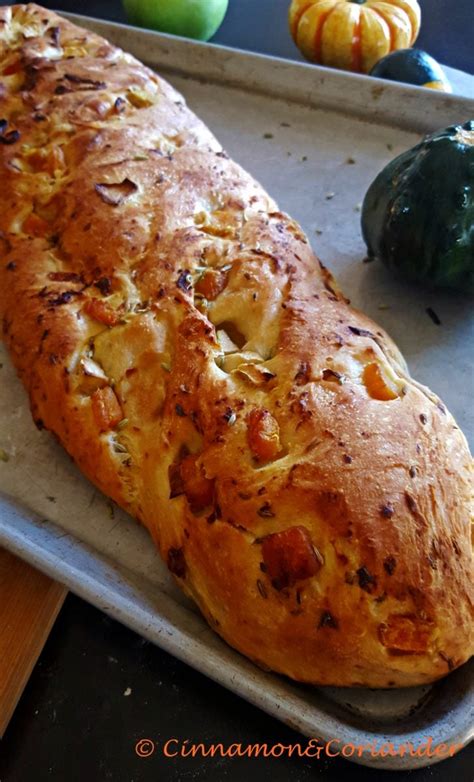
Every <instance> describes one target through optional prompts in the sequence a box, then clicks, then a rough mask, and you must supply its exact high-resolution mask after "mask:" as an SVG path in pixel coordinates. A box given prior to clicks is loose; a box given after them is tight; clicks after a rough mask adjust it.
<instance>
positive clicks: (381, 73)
mask: <svg viewBox="0 0 474 782" xmlns="http://www.w3.org/2000/svg"><path fill="white" fill-rule="evenodd" d="M369 76H376V77H377V78H378V79H390V80H391V81H401V82H405V83H406V84H416V85H417V86H418V87H428V88H429V89H432V90H441V91H442V92H452V88H451V85H450V83H449V81H448V79H447V78H446V74H445V73H444V71H443V69H442V67H441V65H439V64H438V63H437V62H436V60H435V59H434V58H433V57H431V55H430V54H427V52H424V51H423V50H422V49H399V50H398V51H396V52H391V53H390V54H387V56H386V57H382V59H381V60H379V61H378V62H377V63H375V65H374V67H373V68H372V70H371V71H370V73H369Z"/></svg>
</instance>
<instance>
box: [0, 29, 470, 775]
mask: <svg viewBox="0 0 474 782" xmlns="http://www.w3.org/2000/svg"><path fill="white" fill-rule="evenodd" d="M71 18H72V19H73V20H76V21H77V22H78V23H80V24H82V25H83V26H86V27H89V28H90V29H93V30H95V31H97V32H99V33H100V34H102V35H104V36H105V37H107V38H108V39H109V40H111V41H112V42H114V43H116V44H118V45H119V46H121V47H122V48H124V49H126V50H127V51H130V52H131V53H133V54H135V55H136V56H137V57H138V58H139V59H141V60H143V61H144V62H146V63H147V64H148V65H150V66H151V67H153V68H155V69H156V70H157V71H158V72H159V73H161V74H162V75H163V76H165V78H168V79H169V80H170V81H171V82H172V83H173V84H174V86H175V87H177V89H178V90H180V91H181V92H182V93H183V94H184V96H185V98H186V99H187V101H188V103H189V105H190V106H191V108H193V109H194V110H195V111H196V112H197V113H198V114H199V116H200V117H201V118H202V119H203V120H204V121H205V122H206V123H207V124H208V125H209V126H210V127H211V129H212V130H213V131H214V132H215V134H216V135H217V137H218V138H219V139H220V141H221V142H222V143H223V145H224V147H225V148H226V149H227V151H228V152H229V154H230V155H231V156H232V157H233V158H234V159H236V160H237V161H238V162H240V163H241V164H242V165H243V166H244V167H245V168H246V169H247V170H248V171H250V172H251V173H252V174H253V175H254V176H256V177H257V178H258V179H259V180H260V181H261V182H262V184H263V185H264V186H265V187H266V188H267V189H268V190H269V192H270V193H271V194H272V195H273V196H274V197H275V198H276V199H277V200H278V201H279V204H280V207H281V208H282V209H284V210H285V211H288V212H290V213H291V215H292V216H293V217H295V218H296V219H298V220H299V221H300V223H301V224H302V225H303V227H304V228H305V230H306V232H307V233H308V235H309V237H310V240H311V242H312V244H313V246H314V248H315V250H316V252H317V253H318V255H319V256H320V258H321V259H322V261H323V262H324V263H326V264H327V265H328V266H329V267H330V268H331V270H332V271H333V272H335V273H336V276H337V277H338V280H339V282H340V284H341V286H342V288H343V290H345V292H346V293H347V294H348V295H350V296H351V298H352V301H353V303H354V304H355V305H356V306H357V307H359V308H361V309H363V310H364V311H365V312H367V313H368V314H369V315H371V316H372V317H373V318H375V319H376V320H377V321H379V322H380V323H381V325H383V326H384V327H385V328H386V329H387V330H388V331H389V333H391V335H392V336H393V337H394V338H395V340H396V341H397V342H398V344H399V346H400V347H401V349H402V351H403V352H404V355H405V357H406V359H407V361H408V364H409V367H410V369H411V370H412V373H413V374H414V375H415V376H416V378H417V379H418V380H420V381H422V382H424V383H426V384H428V385H430V386H431V387H432V388H433V390H435V391H436V392H437V393H438V394H439V395H440V396H441V398H442V399H444V401H445V402H446V403H447V404H448V406H449V407H450V409H451V410H452V412H453V413H454V415H455V416H456V417H457V419H458V422H459V424H460V425H461V426H462V427H463V429H464V431H465V432H466V433H467V435H468V437H471V441H472V436H473V434H474V425H473V410H472V406H471V405H470V397H471V396H472V387H473V376H472V361H471V359H472V354H471V348H470V340H471V344H472V337H473V336H474V329H473V320H472V315H471V306H470V301H469V300H467V299H463V298H462V297H461V298H460V297H459V296H458V297H455V296H452V295H451V296H450V295H446V294H442V293H436V294H434V293H426V292H422V291H420V290H415V289H413V288H409V287H408V286H405V285H404V284H403V283H401V282H397V281H395V280H394V279H393V278H392V277H391V276H390V275H389V274H388V273H387V272H386V271H385V270H384V269H383V268H382V267H381V266H379V265H377V264H364V263H362V260H363V258H364V255H365V248H364V245H363V242H362V239H361V236H360V228H359V223H360V205H361V201H362V199H363V196H364V193H365V191H366V189H367V186H368V185H369V183H370V182H371V180H372V179H373V177H374V176H375V174H376V173H377V172H378V171H379V170H380V169H381V168H382V166H383V165H385V164H386V163H387V162H388V161H389V160H390V159H391V158H392V157H393V156H394V155H395V154H397V153H398V152H400V151H402V150H404V149H406V148H407V147H409V146H411V145H412V144H413V143H414V142H415V141H416V140H417V139H418V138H419V134H420V133H423V132H428V131H430V130H435V129H437V128H439V127H443V126H444V125H448V124H451V123H454V122H462V121H465V120H467V119H469V118H472V117H474V101H470V100H468V99H462V98H458V97H453V96H447V95H444V94H441V93H436V92H434V91H429V90H424V89H422V88H415V87H413V88H412V87H406V86H402V85H398V84H395V83H390V82H381V81H379V80H376V79H371V78H368V77H362V76H356V75H351V74H346V73H341V72H336V71H331V70H328V69H325V68H319V67H313V66H310V65H304V64H300V63H293V62H289V61H285V60H279V59H276V58H271V57H265V56H261V55H255V54H248V53H244V52H239V51H236V50H232V49H225V48H222V47H215V46H210V45H207V44H201V43H194V42H190V41H185V40H181V39H179V38H173V37H170V36H165V35H160V34H157V33H152V32H147V31H143V30H136V29H134V28H130V27H126V26H123V25H116V24H112V23H108V22H101V21H97V20H92V19H86V18H85V17H71ZM427 308H431V309H432V310H434V311H435V312H436V313H437V315H438V316H439V319H440V320H441V325H436V324H435V323H434V322H433V320H432V319H430V317H428V314H427V311H426V310H427ZM0 365H1V368H0V448H1V449H2V450H3V452H4V454H6V456H7V457H8V461H2V460H0V492H1V493H0V545H3V546H5V547H6V548H8V549H10V550H11V551H13V552H15V553H16V554H18V555H19V556H21V557H23V558H24V559H26V560H28V561H29V562H31V563H32V564H34V565H35V566H37V567H38V568H40V569H41V570H44V571H45V572H47V573H49V574H50V575H51V576H53V577H54V578H56V579H58V580H60V581H62V582H64V583H65V584H67V585H68V587H69V588H70V589H71V590H72V591H74V592H75V593H77V594H78V595H81V596H82V597H84V598H85V599H86V600H88V601H90V602H91V603H93V604H94V605H96V606H97V607H98V608H100V609H101V610H103V611H105V612H107V613H108V614H110V615H111V616H113V617H115V618H116V619H118V620H119V621H121V622H123V623H124V624H126V625H128V626H129V627H131V628H133V629H134V630H136V631H137V632H138V633H140V634H141V635H143V636H144V637H146V638H147V639H149V640H150V641H153V642H154V643H156V644H158V645H159V646H161V647H162V648H164V649H166V650H167V651H168V652H170V653H172V654H174V655H175V656H176V657H179V658H180V659H182V660H184V661H185V662H187V663H188V664H189V665H192V666H193V667H195V668H197V669H198V670H200V671H202V672H203V673H204V674H206V675H208V676H210V677H211V678H212V679H214V680H216V681H218V682H220V683H221V684H222V685H224V686H225V687H228V688H229V689H231V690H233V691H234V692H236V693H238V694H239V695H241V696H242V697H244V698H246V699H247V700H249V701H250V702H252V703H254V704H256V705H257V706H259V707H260V708H262V709H263V710H264V711H266V712H268V713H269V714H272V715H273V716H275V717H277V718H279V719H281V720H282V721H284V722H285V723H287V724H289V725H291V726H292V727H294V728H296V729H298V730H299V731H301V733H303V734H304V735H306V736H308V737H314V738H318V739H320V740H322V741H328V740H330V739H337V740H339V741H340V742H341V745H342V744H343V743H350V744H355V745H366V749H365V750H364V752H363V753H362V754H361V756H360V757H359V756H358V755H357V754H356V755H355V756H353V757H352V758H350V759H352V760H354V761H356V762H359V763H363V764H365V765H368V766H373V767H378V768H380V769H395V768H398V769H402V768H403V769H409V768H417V767H421V766H424V765H428V764H430V763H433V762H436V760H437V758H436V757H435V758H433V757H427V756H423V755H413V754H411V753H410V751H409V745H410V743H411V744H412V745H413V746H414V748H417V747H419V746H420V745H423V743H424V742H426V740H427V739H428V738H431V740H432V743H433V744H434V745H435V744H439V743H448V744H452V743H459V744H465V743H467V742H468V741H469V740H470V739H471V738H472V737H473V733H474V729H473V723H474V665H473V662H474V661H471V663H469V664H467V665H465V666H464V667H463V668H462V669H460V670H458V671H455V672H454V673H452V674H450V675H449V676H448V677H447V678H446V679H445V680H443V681H442V682H439V683H438V684H436V685H434V686H433V687H420V688H411V689H405V690H393V691H369V690H346V689H339V690H336V689H330V688H310V687H305V686H301V685H297V684H294V683H292V682H290V681H288V680H286V679H284V678H282V677H279V676H276V675H273V674H269V673H264V672H263V671H261V670H259V669H258V668H256V667H255V666H254V665H253V664H252V663H251V662H249V661H248V660H246V659H245V658H244V657H242V656H241V655H239V654H238V653H237V652H234V651H233V650H232V649H230V648H229V647H228V646H227V645H226V644H225V643H224V642H223V641H221V640H220V639H219V638H218V637H217V636H216V635H215V634H214V633H213V632H212V631H211V630H210V629H209V628H208V626H207V624H206V623H205V622H204V620H203V619H202V618H201V617H200V615H199V614H198V613H197V611H196V609H195V608H194V606H193V605H192V604H191V603H190V602H189V601H188V600H187V599H186V598H185V597H184V596H183V595H182V594H181V593H180V592H179V591H178V589H177V588H176V586H175V585H174V583H173V582H172V579H171V578H170V576H169V574H168V572H167V569H166V567H165V566H164V565H163V563H162V562H161V560H160V558H159V556H158V554H157V552H156V551H155V548H154V546H153V544H152V541H151V539H150V538H149V536H148V535H147V533H146V532H145V531H144V530H143V529H142V528H141V527H139V526H138V525H137V524H136V523H135V522H134V521H133V520H131V519H130V518H129V517H128V516H127V515H126V514H125V513H123V512H122V511H121V510H119V509H118V508H116V507H115V506H114V505H113V504H112V503H111V502H110V501H109V500H108V499H107V498H105V497H104V496H103V495H101V494H100V493H99V492H98V491H97V490H95V489H94V487H93V486H92V485H91V484H90V483H88V482H87V481H86V480H85V479H84V478H83V477H82V476H81V474H80V473H79V472H78V470H77V469H76V468H75V466H74V465H73V464H72V462H71V461H70V460H69V458H68V457H67V456H66V454H65V453H64V452H63V451H62V450H61V449H60V447H59V446H58V445H57V444H56V443H55V442H54V440H53V438H52V437H51V436H50V435H48V433H46V432H38V431H37V430H36V429H35V427H34V425H33V422H32V420H31V416H30V413H29V409H28V403H27V399H26V394H25V393H24V391H23V389H22V388H21V386H20V383H19V382H18V380H17V379H16V377H15V375H14V372H13V370H12V368H11V365H10V362H9V359H8V357H7V355H6V353H5V351H4V349H3V347H0ZM454 380H455V382H453V381H454ZM384 742H390V743H391V744H393V745H394V747H395V748H398V747H400V746H401V745H405V746H407V748H408V750H407V752H406V753H405V755H403V756H401V755H400V754H396V755H393V756H390V755H389V756H386V757H380V755H379V756H374V753H373V751H372V749H371V746H372V747H373V746H376V747H377V748H380V747H381V745H382V744H383V743H384Z"/></svg>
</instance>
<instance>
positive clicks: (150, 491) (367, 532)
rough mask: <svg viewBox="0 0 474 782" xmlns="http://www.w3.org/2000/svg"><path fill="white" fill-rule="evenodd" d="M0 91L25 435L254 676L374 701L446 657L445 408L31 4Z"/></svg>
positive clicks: (466, 488)
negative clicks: (75, 476) (105, 511)
mask: <svg viewBox="0 0 474 782" xmlns="http://www.w3.org/2000/svg"><path fill="white" fill-rule="evenodd" d="M0 70H1V72H2V85H3V86H2V87H1V90H2V93H1V95H0V102H1V108H0V117H1V118H2V119H5V120H7V121H8V124H5V123H1V124H0V133H1V134H2V135H1V137H0V141H1V142H2V143H1V144H0V147H1V149H0V154H1V165H2V194H1V214H0V231H1V233H0V249H1V262H0V311H1V314H2V316H3V324H4V337H5V340H6V342H7V344H8V346H9V349H10V352H11V355H12V358H13V361H14V362H15V364H16V367H17V369H18V372H19V374H20V376H21V378H22V380H23V382H24V383H25V385H26V387H27V388H28V391H29V394H30V399H31V406H32V411H33V415H34V417H35V419H36V420H37V422H41V424H42V425H44V426H46V427H47V428H48V429H50V430H51V431H52V432H54V433H55V434H56V435H57V436H58V437H59V439H60V441H61V442H62V443H63V445H64V446H65V448H66V449H67V450H68V452H69V453H70V454H71V455H72V456H73V458H74V459H75V460H76V462H77V464H78V465H79V466H80V468H81V469H82V470H83V471H84V472H85V473H86V475H88V476H89V478H90V479H91V480H93V481H94V482H95V483H96V484H97V485H98V486H99V487H100V488H101V489H102V490H103V491H104V492H106V493H107V494H108V495H110V496H111V497H113V499H114V500H116V501H117V502H118V503H120V504H121V505H122V506H123V507H124V508H126V509H127V510H128V511H129V512H130V513H131V514H132V515H134V516H135V517H137V518H138V519H140V521H141V522H142V523H144V524H145V525H146V526H147V527H148V529H149V530H150V532H151V534H152V536H153V538H154V539H155V541H156V543H157V544H158V546H159V548H160V551H161V554H162V556H163V558H164V559H165V561H167V563H168V566H169V567H170V569H171V570H172V572H173V573H174V575H175V576H176V578H177V580H178V582H179V583H180V584H181V586H182V587H183V588H184V589H185V591H186V592H187V593H188V594H189V595H190V596H192V597H193V598H194V599H195V600H196V602H197V603H198V605H199V606H200V608H201V610H202V611H203V613H204V614H205V616H206V617H207V619H208V620H209V622H210V623H211V624H212V625H213V626H214V627H215V628H216V630H217V631H218V632H219V633H220V634H221V635H222V636H223V637H224V638H225V639H226V640H227V641H228V642H229V643H230V644H232V646H234V647H236V648H237V649H239V650H240V651H242V652H243V653H244V654H246V655H248V656H249V657H251V658H252V659H254V660H255V661H256V662H258V663H259V664H260V665H262V666H264V667H267V668H271V669H273V670H276V671H279V672H282V673H285V674H287V675H289V676H291V677H294V678H295V679H298V680H301V681H306V682H312V683H318V684H334V685H366V686H373V687H379V686H380V687H384V686H404V685H413V684H418V683H424V682H428V681H432V680H434V679H436V678H438V677H440V676H443V675H444V674H446V673H447V672H448V670H450V669H452V668H453V667H456V666H458V665H460V664H461V663H462V662H464V661H465V660H467V659H468V658H469V657H470V655H471V654H472V652H473V648H474V639H473V623H472V617H473V559H472V548H471V538H470V525H471V519H470V501H471V495H470V489H471V485H470V470H471V460H470V456H469V452H468V448H467V445H466V441H465V439H464V437H463V435H462V433H461V432H460V431H459V429H458V427H457V426H456V425H455V422H454V420H453V418H452V417H451V416H450V414H449V413H448V412H447V411H446V409H445V408H444V406H443V405H442V403H441V402H440V401H439V400H438V399H437V398H436V397H435V396H434V394H432V393H431V392H430V391H428V390H427V389H426V388H424V387H422V386H420V385H418V384H417V383H415V382H414V381H413V380H412V379H411V378H410V377H409V375H408V373H407V370H406V367H405V365H404V362H403V359H402V357H401V356H400V354H399V352H398V350H397V348H396V347H395V345H394V344H393V343H392V341H391V340H390V338H389V337H388V336H387V334H385V333H384V332H383V331H382V330H381V329H380V328H379V327H378V326H376V325H375V324H374V323H372V322H371V321H370V320H369V319H368V318H366V317H365V316H363V315H362V314H360V313H358V312H355V311H354V310H353V309H351V308H350V307H349V306H348V304H347V302H346V301H345V299H344V298H343V297H342V295H341V294H340V293H339V292H338V291H337V290H336V288H335V286H334V281H333V280H332V278H331V276H330V275H329V274H328V273H327V272H326V271H325V270H324V269H322V268H321V269H320V268H319V266H318V262H317V259H315V256H314V254H313V252H312V250H311V248H310V246H309V244H308V241H307V239H306V237H305V236H304V235H303V234H302V232H301V229H300V228H299V227H298V226H297V225H296V224H295V223H294V222H293V221H292V220H291V219H290V218H289V217H288V216H287V215H285V214H282V213H280V212H279V211H278V208H277V206H276V205H275V204H274V203H273V201H272V200H271V199H270V198H269V196H268V195H267V194H266V193H265V192H264V191H263V189H262V188H261V187H260V186H259V185H258V184H257V183H256V182H255V181H254V180H253V179H251V177H249V176H248V175H247V174H246V173H245V172H244V171H242V169H241V168H239V166H237V165H236V164H235V163H233V162H232V161H230V160H229V159H228V158H227V156H226V155H225V153H224V152H223V151H222V149H221V147H220V145H219V144H218V142H217V141H216V140H215V138H214V137H213V136H212V134H211V133H210V132H209V130H208V129H207V128H206V127H205V126H204V125H203V124H202V123H201V122H200V121H199V120H198V119H197V118H196V117H195V116H194V115H193V114H192V113H191V112H190V111H189V110H188V109H187V108H186V106H185V104H184V101H183V99H182V98H181V97H180V96H179V95H178V94H177V93H176V92H175V91H174V90H173V89H172V88H171V87H170V86H169V85H168V84H167V83H166V82H164V81H163V80H162V79H160V78H159V77H157V76H156V75H155V74H154V73H152V72H151V71H150V70H148V69H147V68H145V67H144V66H142V65H140V64H139V63H138V62H137V61H135V60H134V59H133V58H132V57H130V56H128V55H124V54H123V53H122V52H121V51H120V50H118V49H116V48H115V47H113V46H110V45H109V44H107V43H106V42H105V41H104V40H103V39H101V38H99V37H97V36H95V35H93V34H91V33H89V32H85V31H83V30H80V29H79V28H77V27H75V26H73V25H72V24H70V23H68V22H66V21H63V20H62V19H60V18H59V17H57V16H56V15H55V14H53V13H51V12H49V11H44V10H43V9H41V8H40V7H38V6H35V5H29V6H14V7H12V8H1V9H0ZM41 424H40V425H41ZM170 497H171V498H170Z"/></svg>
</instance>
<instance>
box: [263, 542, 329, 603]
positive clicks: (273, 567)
mask: <svg viewBox="0 0 474 782" xmlns="http://www.w3.org/2000/svg"><path fill="white" fill-rule="evenodd" d="M262 556H263V562H264V565H265V568H266V573H267V574H268V576H269V578H270V579H271V580H272V583H273V586H274V587H275V588H276V589H283V588H284V587H288V586H293V584H295V582H296V581H300V580H303V579H306V578H311V577H312V576H315V575H316V573H317V572H318V571H319V569H320V568H321V561H320V559H318V557H317V556H316V552H315V549H314V546H313V544H312V541H311V537H310V535H309V532H308V530H307V529H306V527H289V528H288V529H285V530H283V532H275V533H273V534H272V535H268V536H267V537H266V538H264V539H263V542H262Z"/></svg>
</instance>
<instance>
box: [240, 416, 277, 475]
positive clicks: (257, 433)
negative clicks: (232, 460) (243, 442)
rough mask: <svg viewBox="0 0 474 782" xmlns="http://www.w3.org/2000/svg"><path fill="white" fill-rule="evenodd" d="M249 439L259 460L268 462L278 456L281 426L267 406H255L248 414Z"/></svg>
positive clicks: (253, 452)
mask: <svg viewBox="0 0 474 782" xmlns="http://www.w3.org/2000/svg"><path fill="white" fill-rule="evenodd" d="M247 441H248V444H249V447H250V450H251V451H252V454H253V455H254V456H255V458H256V459H258V461H259V462H268V461H270V460H271V459H275V458H276V456H278V454H279V452H280V449H281V444H280V427H279V426H278V421H277V420H276V419H275V418H274V417H273V416H272V414H271V413H270V412H269V411H268V410H265V408H263V407H258V408H255V409H254V410H252V412H251V413H249V415H248V416H247Z"/></svg>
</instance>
